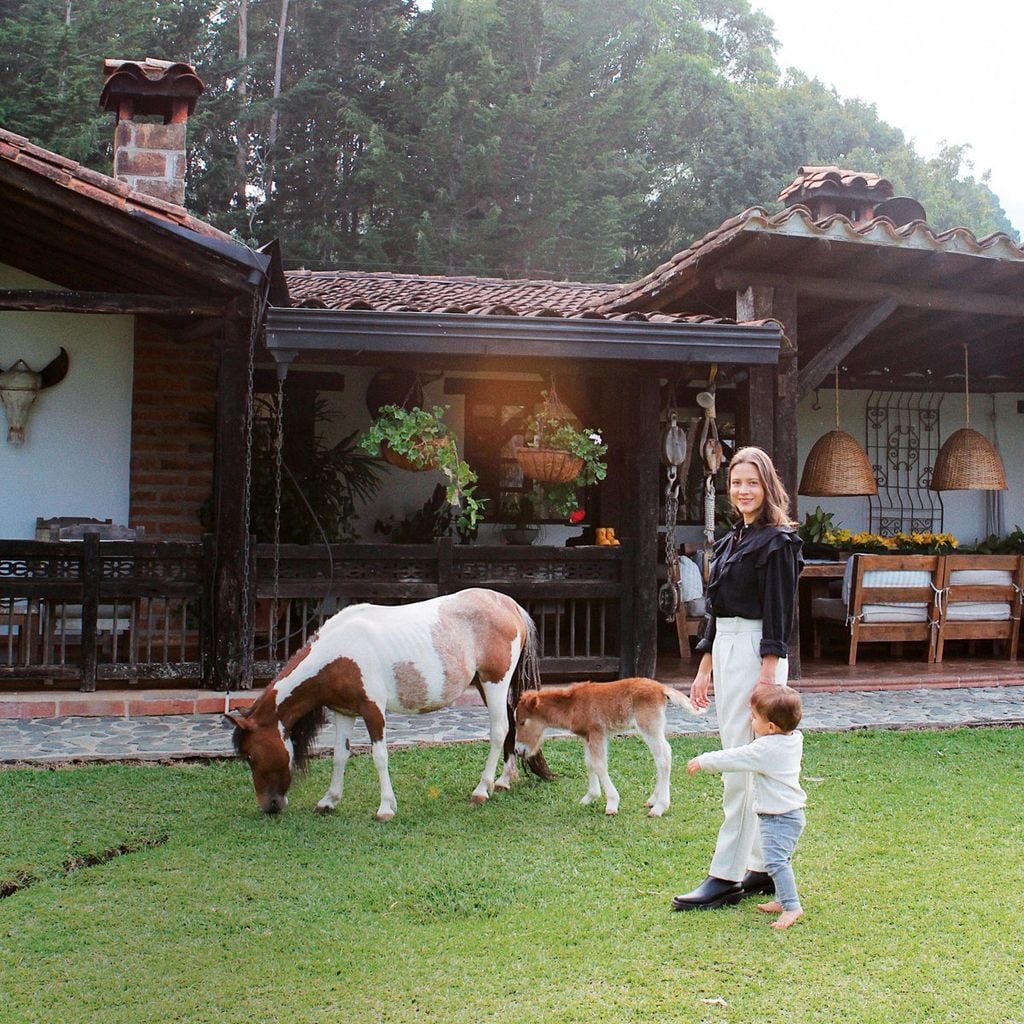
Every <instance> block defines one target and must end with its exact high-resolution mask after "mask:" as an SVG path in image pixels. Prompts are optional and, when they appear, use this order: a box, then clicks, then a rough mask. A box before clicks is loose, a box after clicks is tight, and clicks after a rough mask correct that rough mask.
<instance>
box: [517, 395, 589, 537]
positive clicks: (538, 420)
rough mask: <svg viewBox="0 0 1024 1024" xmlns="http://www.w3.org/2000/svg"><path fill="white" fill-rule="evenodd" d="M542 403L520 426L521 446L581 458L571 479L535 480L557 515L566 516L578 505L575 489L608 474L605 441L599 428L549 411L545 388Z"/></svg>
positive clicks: (575, 509)
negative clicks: (521, 430) (539, 408)
mask: <svg viewBox="0 0 1024 1024" xmlns="http://www.w3.org/2000/svg"><path fill="white" fill-rule="evenodd" d="M543 395H544V399H545V403H544V405H543V406H542V410H541V411H540V412H539V413H537V414H536V415H534V416H531V417H530V418H529V419H528V420H527V421H526V426H525V427H524V428H523V437H524V439H525V440H524V441H523V446H524V447H526V448H551V449H553V450H556V451H564V452H569V453H570V454H571V455H573V456H574V457H575V458H577V459H581V460H582V465H581V466H580V470H579V472H578V473H577V474H576V477H575V478H574V479H573V480H569V481H568V482H565V483H555V482H552V481H548V480H541V481H539V482H538V486H539V487H540V490H541V492H542V493H543V495H544V498H545V500H546V502H547V504H548V505H549V506H550V507H551V508H552V509H553V510H554V511H555V512H557V513H558V514H559V515H562V516H565V517H567V518H568V517H569V516H571V515H572V514H573V513H574V512H576V511H577V510H578V509H579V507H580V505H579V501H578V500H577V497H576V491H577V490H578V489H579V488H580V487H587V486H588V485H590V484H596V483H598V482H599V481H601V480H603V479H604V478H605V476H606V475H607V474H608V465H607V463H606V462H605V455H607V453H608V445H606V444H605V443H604V439H603V438H602V437H601V432H600V430H599V429H595V428H593V427H579V426H577V425H576V423H575V422H574V421H573V420H571V419H568V418H565V417H562V416H558V415H557V414H554V415H553V414H552V413H551V412H550V405H549V404H548V395H547V392H543Z"/></svg>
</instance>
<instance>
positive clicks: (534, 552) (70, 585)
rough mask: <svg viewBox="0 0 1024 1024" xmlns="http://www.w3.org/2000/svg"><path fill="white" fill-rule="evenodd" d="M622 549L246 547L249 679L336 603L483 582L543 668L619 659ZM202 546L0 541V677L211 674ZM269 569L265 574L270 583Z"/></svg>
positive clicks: (623, 665)
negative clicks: (519, 620) (523, 612)
mask: <svg viewBox="0 0 1024 1024" xmlns="http://www.w3.org/2000/svg"><path fill="white" fill-rule="evenodd" d="M627 558H628V553H627V549H626V548H614V547H608V548H603V547H602V548H597V547H588V548H546V547H536V548H534V547H523V548H517V547H504V546H496V547H474V546H460V545H453V544H452V543H451V541H449V540H442V541H441V542H439V543H438V544H431V545H422V546H421V545H358V544H357V545H335V546H332V547H331V548H329V549H328V548H325V547H324V546H310V547H304V546H302V547H300V546H290V545H288V546H281V547H280V548H275V547H274V546H273V545H257V546H256V548H255V554H254V564H253V569H252V574H251V577H250V582H251V587H250V596H251V598H252V599H253V609H252V613H251V618H250V620H249V621H250V622H251V623H252V626H253V677H254V679H255V680H256V681H257V682H263V681H266V680H268V679H270V678H272V677H273V675H275V674H276V672H277V671H278V669H279V668H280V666H281V665H282V664H283V663H284V662H285V661H286V660H287V659H288V658H289V657H290V656H291V655H292V654H293V653H294V652H295V651H296V650H298V649H299V648H300V647H301V646H302V645H303V644H304V643H305V642H306V641H307V640H308V639H309V638H310V637H311V635H312V634H313V633H314V632H315V631H316V629H318V628H319V626H320V624H321V623H322V622H323V621H324V619H326V618H328V617H329V616H330V615H332V614H334V612H335V611H337V610H339V609H340V608H342V607H345V606H346V605H348V604H352V603H356V602H361V601H370V602H375V603H380V604H399V603H405V602H408V601H415V600H422V599H425V598H429V597H434V596H436V595H438V594H445V593H451V592H453V591H456V590H462V589H465V588H466V587H474V586H484V587H492V588H493V589H495V590H500V591H503V592H504V593H507V594H509V595H511V596H512V597H514V598H516V599H517V600H518V601H519V602H520V603H521V604H523V605H524V607H526V609H527V610H528V611H529V612H530V613H531V615H533V617H534V619H535V621H536V623H537V626H538V631H539V636H540V648H541V671H542V672H543V673H544V675H545V677H563V678H583V677H587V676H602V675H606V676H615V675H620V674H624V673H625V672H627V671H628V670H629V668H628V666H629V664H630V659H631V652H632V649H633V637H632V604H631V598H630V595H631V593H632V591H631V588H630V587H629V586H628V585H626V583H625V581H627V580H629V579H630V574H629V571H628V567H627ZM215 564H216V552H215V551H214V549H213V545H212V541H211V540H209V539H207V540H206V541H204V542H203V543H149V542H138V541H100V540H99V539H98V538H97V537H95V536H86V537H85V539H84V540H81V541H71V542H53V543H50V542H46V543H44V542H36V541H6V540H5V541H0V681H3V680H17V681H19V682H22V681H23V682H25V683H29V684H32V685H46V684H55V683H57V682H58V681H61V680H76V681H77V682H78V684H79V686H80V688H81V689H83V690H93V689H95V688H96V685H97V682H98V681H101V680H123V681H124V682H125V683H127V684H129V685H131V684H136V683H139V682H142V681H153V680H177V679H181V680H192V681H202V683H203V684H204V685H218V684H217V681H216V680H214V679H213V678H212V671H211V666H212V656H211V651H212V649H213V639H212V638H213V635H214V629H215V623H216V620H217V615H216V609H214V608H213V607H212V606H211V602H210V595H211V594H212V593H213V592H214V588H213V569H214V566H215ZM275 581H276V582H275ZM65 685H66V684H65Z"/></svg>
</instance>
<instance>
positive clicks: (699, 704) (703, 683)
mask: <svg viewBox="0 0 1024 1024" xmlns="http://www.w3.org/2000/svg"><path fill="white" fill-rule="evenodd" d="M710 687H711V655H710V654H705V655H704V656H703V657H702V658H701V659H700V665H698V666H697V675H696V676H694V679H693V683H692V684H691V685H690V703H691V704H693V706H694V707H695V708H697V710H698V711H702V710H703V709H704V708H706V707H707V706H708V704H709V703H710V701H709V700H708V690H709V689H710Z"/></svg>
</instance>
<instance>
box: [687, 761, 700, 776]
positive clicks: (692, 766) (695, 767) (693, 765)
mask: <svg viewBox="0 0 1024 1024" xmlns="http://www.w3.org/2000/svg"><path fill="white" fill-rule="evenodd" d="M686 771H687V773H688V774H690V775H696V774H697V772H699V771H700V758H699V757H691V758H690V760H689V761H687V762H686Z"/></svg>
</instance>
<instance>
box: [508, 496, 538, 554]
mask: <svg viewBox="0 0 1024 1024" xmlns="http://www.w3.org/2000/svg"><path fill="white" fill-rule="evenodd" d="M502 518H504V519H507V520H508V521H509V522H510V523H511V526H508V527H506V528H505V529H504V530H502V531H501V535H502V536H503V537H504V538H505V543H506V544H533V543H534V541H536V539H537V535H538V534H539V533H540V524H539V523H538V522H537V519H536V513H535V511H534V508H533V499H532V498H531V497H530V496H529V494H518V495H510V496H509V497H508V498H506V499H505V502H504V504H503V505H502Z"/></svg>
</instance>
